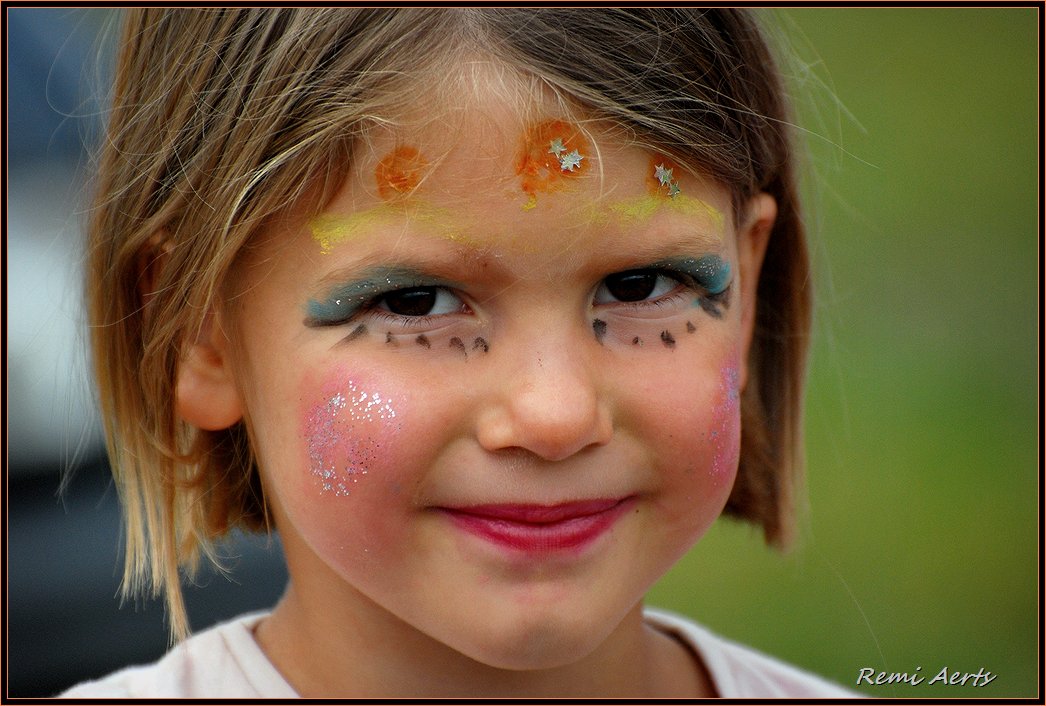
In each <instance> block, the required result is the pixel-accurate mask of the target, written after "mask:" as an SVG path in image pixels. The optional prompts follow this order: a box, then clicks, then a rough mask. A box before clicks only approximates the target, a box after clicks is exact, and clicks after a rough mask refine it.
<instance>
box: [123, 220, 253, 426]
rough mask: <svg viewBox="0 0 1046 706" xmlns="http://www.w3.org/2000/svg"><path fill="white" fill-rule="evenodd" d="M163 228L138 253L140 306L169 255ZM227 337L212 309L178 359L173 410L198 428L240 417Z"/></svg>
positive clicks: (152, 290)
mask: <svg viewBox="0 0 1046 706" xmlns="http://www.w3.org/2000/svg"><path fill="white" fill-rule="evenodd" d="M170 253H171V244H170V239H169V238H168V234H167V232H166V231H165V230H163V229H161V230H159V231H157V232H156V233H155V234H153V236H152V237H151V238H149V241H148V243H147V244H146V246H145V247H144V248H142V250H141V251H140V252H139V253H138V261H137V263H136V265H137V268H138V296H139V299H140V301H141V305H142V306H143V307H146V306H149V303H150V302H151V301H152V299H153V297H154V296H156V291H157V287H159V284H160V275H161V273H162V272H163V268H164V267H165V266H166V264H167V260H168V258H169V257H170ZM228 345H229V341H228V338H227V337H226V336H225V334H224V332H223V331H222V330H221V326H215V315H214V312H213V311H212V312H211V313H209V314H208V315H207V318H206V319H205V320H204V323H203V327H202V328H201V329H200V333H199V335H198V336H197V339H196V342H195V343H193V344H192V345H191V346H190V347H189V349H188V350H187V351H186V352H185V353H184V354H183V355H182V358H181V360H179V361H178V369H177V371H176V375H177V377H176V379H175V380H176V381H175V388H174V392H175V406H174V408H175V413H176V414H177V415H178V416H179V417H181V418H182V419H183V420H184V421H186V422H188V423H189V424H192V425H193V426H195V427H198V428H200V429H206V430H209V431H217V430H219V429H226V428H228V427H230V426H232V425H233V424H235V423H236V422H238V421H239V420H240V419H241V418H242V416H243V410H242V408H241V403H240V397H239V394H238V392H237V389H236V385H235V384H234V380H233V378H232V375H231V370H230V369H229V361H228V353H227V351H228Z"/></svg>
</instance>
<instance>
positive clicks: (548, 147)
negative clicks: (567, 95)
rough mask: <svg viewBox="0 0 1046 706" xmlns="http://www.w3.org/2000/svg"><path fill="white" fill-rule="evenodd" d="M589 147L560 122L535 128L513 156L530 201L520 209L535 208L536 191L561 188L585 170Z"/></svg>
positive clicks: (574, 129)
mask: <svg viewBox="0 0 1046 706" xmlns="http://www.w3.org/2000/svg"><path fill="white" fill-rule="evenodd" d="M592 154H593V151H592V147H591V145H590V144H589V142H588V140H587V139H586V138H585V136H584V134H583V133H582V132H581V130H580V129H579V128H578V127H577V126H576V125H572V124H570V123H568V122H565V121H563V120H549V121H546V122H542V123H538V124H537V125H534V126H533V127H531V128H530V129H529V130H527V132H526V134H525V135H524V136H523V144H522V146H521V147H520V150H519V153H518V155H517V156H516V174H517V175H518V176H519V178H520V187H521V188H522V189H523V191H524V193H526V194H527V195H528V196H529V197H530V198H529V199H528V201H527V203H526V204H525V205H524V206H523V208H524V210H530V209H532V208H534V207H535V206H537V195H538V192H549V191H553V190H555V189H558V188H561V187H562V186H563V185H564V184H566V183H567V180H569V179H571V178H574V177H578V176H580V175H582V174H584V173H585V172H587V171H588V167H589V163H590V162H589V159H590V155H592Z"/></svg>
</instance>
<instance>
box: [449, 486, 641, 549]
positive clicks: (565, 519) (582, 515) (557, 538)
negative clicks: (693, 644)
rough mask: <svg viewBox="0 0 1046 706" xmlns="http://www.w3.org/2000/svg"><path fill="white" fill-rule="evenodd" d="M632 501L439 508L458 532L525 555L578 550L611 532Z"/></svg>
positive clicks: (616, 500) (601, 500) (628, 499)
mask: <svg viewBox="0 0 1046 706" xmlns="http://www.w3.org/2000/svg"><path fill="white" fill-rule="evenodd" d="M630 500H631V498H613V499H598V500H582V501H579V502H572V503H562V504H559V505H515V504H504V505H471V506H468V507H460V508H441V510H442V511H443V512H445V513H446V514H447V515H449V516H450V518H451V520H452V521H453V522H454V523H455V524H456V525H457V526H458V527H460V528H461V529H463V530H465V531H466V532H469V533H471V534H474V535H476V536H478V537H480V538H482V539H486V540H488V541H490V542H493V543H495V544H498V545H501V546H502V547H507V548H509V549H515V550H520V551H526V552H551V551H558V550H564V549H580V548H581V547H584V546H585V545H587V544H589V543H591V542H593V541H594V540H595V539H596V538H597V537H599V536H600V535H602V534H603V533H604V532H606V531H607V530H609V529H610V527H611V526H612V525H613V524H614V521H615V520H617V519H618V518H619V517H620V516H621V515H622V514H624V512H625V511H626V510H627V509H628V508H629V507H630V506H631V504H632V503H631V502H630Z"/></svg>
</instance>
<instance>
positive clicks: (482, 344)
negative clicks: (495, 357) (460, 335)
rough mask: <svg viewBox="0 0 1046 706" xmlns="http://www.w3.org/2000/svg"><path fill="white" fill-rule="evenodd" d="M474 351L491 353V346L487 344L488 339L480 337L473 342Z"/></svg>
mask: <svg viewBox="0 0 1046 706" xmlns="http://www.w3.org/2000/svg"><path fill="white" fill-rule="evenodd" d="M472 350H474V351H483V352H484V353H487V352H489V351H490V344H489V343H487V339H485V338H483V337H482V336H479V337H477V338H476V340H475V341H473V342H472Z"/></svg>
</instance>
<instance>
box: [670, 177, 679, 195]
mask: <svg viewBox="0 0 1046 706" xmlns="http://www.w3.org/2000/svg"><path fill="white" fill-rule="evenodd" d="M668 195H669V196H671V197H672V198H675V197H676V196H678V195H679V184H677V183H676V182H674V181H673V182H672V183H671V184H669V185H668Z"/></svg>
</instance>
